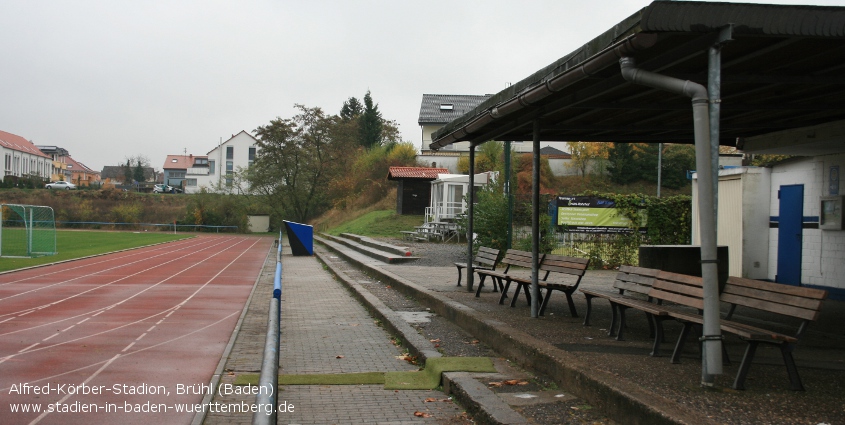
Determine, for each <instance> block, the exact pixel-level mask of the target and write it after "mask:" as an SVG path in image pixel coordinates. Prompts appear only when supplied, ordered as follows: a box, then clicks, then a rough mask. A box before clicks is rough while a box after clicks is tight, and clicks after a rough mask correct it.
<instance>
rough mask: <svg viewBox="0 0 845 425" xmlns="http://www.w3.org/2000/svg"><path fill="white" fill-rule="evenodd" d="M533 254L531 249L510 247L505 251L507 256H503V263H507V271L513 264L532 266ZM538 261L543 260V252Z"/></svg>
mask: <svg viewBox="0 0 845 425" xmlns="http://www.w3.org/2000/svg"><path fill="white" fill-rule="evenodd" d="M532 257H533V254H532V253H531V252H530V251H520V250H518V249H509V250H507V252H505V258H502V261H501V263H502V264H504V265H505V273H507V272H508V270H510V268H511V266H516V267H525V268H527V269H530V268H531V258H532ZM537 261H543V254H542V253H541V254H540V258H539V259H538V260H537Z"/></svg>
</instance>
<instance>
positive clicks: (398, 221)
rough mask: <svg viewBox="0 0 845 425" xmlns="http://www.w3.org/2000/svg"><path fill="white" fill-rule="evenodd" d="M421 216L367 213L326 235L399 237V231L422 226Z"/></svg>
mask: <svg viewBox="0 0 845 425" xmlns="http://www.w3.org/2000/svg"><path fill="white" fill-rule="evenodd" d="M423 221H424V220H423V216H421V215H397V214H396V211H395V210H379V211H371V212H368V213H366V214H364V215H362V216H360V217H358V218H356V219H353V220H350V221H347V222H346V223H343V224H341V225H339V226H337V227H334V228H331V229H329V230H328V231H327V232H326V233H328V234H331V235H339V234H341V233H354V234H356V235H362V236H375V237H394V238H398V237H400V236H401V234H400V233H399V231H401V230H414V227H415V226H421V225H422V224H423Z"/></svg>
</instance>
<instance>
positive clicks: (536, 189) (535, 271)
mask: <svg viewBox="0 0 845 425" xmlns="http://www.w3.org/2000/svg"><path fill="white" fill-rule="evenodd" d="M533 142H534V146H533V148H534V155H533V164H534V166H533V167H532V168H533V178H532V180H533V183H534V184H533V185H532V193H531V317H534V318H537V317H540V307H539V303H538V301H539V300H540V285H539V279H540V278H539V276H540V269H539V267H538V265H537V263H538V262H539V261H538V260H539V259H540V120H534V141H533ZM514 296H516V294H514ZM547 296H548V295H547Z"/></svg>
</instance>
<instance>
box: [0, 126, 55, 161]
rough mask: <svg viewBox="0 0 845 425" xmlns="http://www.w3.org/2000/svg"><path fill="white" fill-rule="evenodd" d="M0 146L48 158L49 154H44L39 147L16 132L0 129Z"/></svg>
mask: <svg viewBox="0 0 845 425" xmlns="http://www.w3.org/2000/svg"><path fill="white" fill-rule="evenodd" d="M0 146H3V147H5V148H8V149H12V150H16V151H20V152H26V153H28V154H30V155H38V156H43V157H45V158H50V157H49V156H47V155H45V154H44V152H41V149H38V148H37V147H36V146H35V145H34V144H32V142H30V141H29V140H26V139H24V138H23V137H21V136H18V135H17V134H12V133H7V132H5V131H2V130H0Z"/></svg>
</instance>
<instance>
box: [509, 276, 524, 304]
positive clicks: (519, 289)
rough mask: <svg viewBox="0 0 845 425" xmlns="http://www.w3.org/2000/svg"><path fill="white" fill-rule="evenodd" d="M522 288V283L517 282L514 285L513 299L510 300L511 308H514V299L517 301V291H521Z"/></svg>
mask: <svg viewBox="0 0 845 425" xmlns="http://www.w3.org/2000/svg"><path fill="white" fill-rule="evenodd" d="M523 286H524V285H523V284H522V282H517V283H516V290H514V292H513V298H511V307H515V306H516V299H517V298H519V291H521V290H522V287H523Z"/></svg>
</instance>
